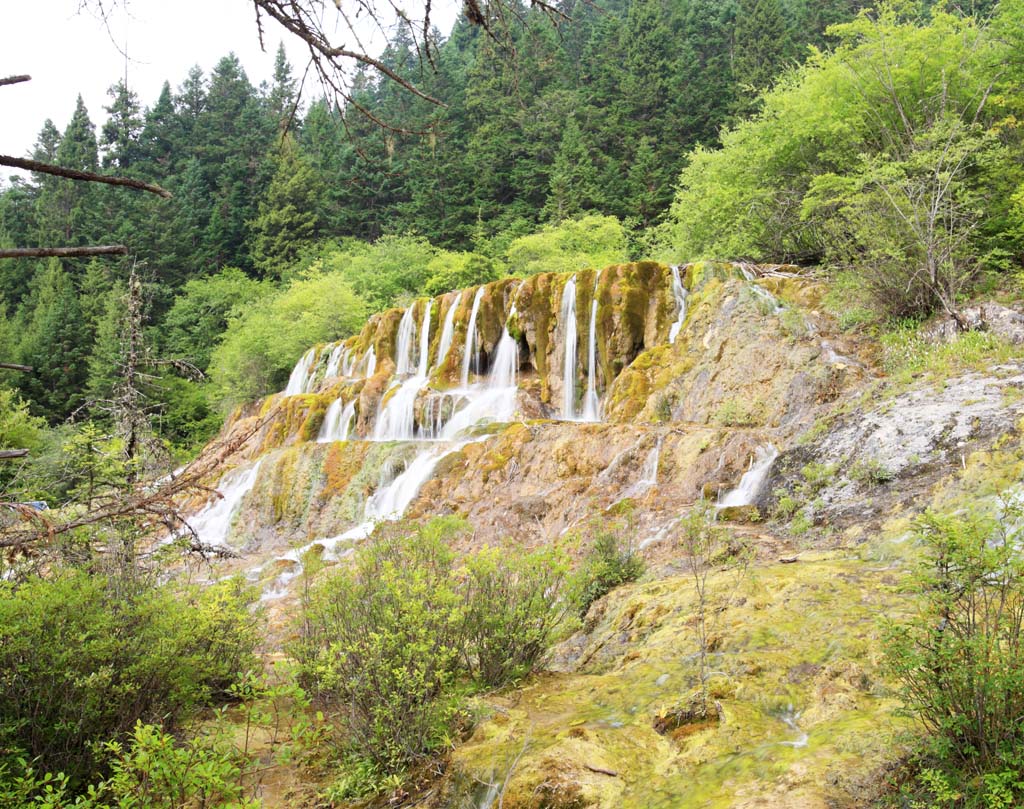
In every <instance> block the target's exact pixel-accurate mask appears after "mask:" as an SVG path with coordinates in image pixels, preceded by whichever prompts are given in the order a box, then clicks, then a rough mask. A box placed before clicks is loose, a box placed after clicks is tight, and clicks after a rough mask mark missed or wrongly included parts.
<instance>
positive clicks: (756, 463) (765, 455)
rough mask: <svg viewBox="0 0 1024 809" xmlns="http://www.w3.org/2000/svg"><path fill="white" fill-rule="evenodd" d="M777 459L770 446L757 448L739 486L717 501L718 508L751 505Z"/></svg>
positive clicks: (777, 455)
mask: <svg viewBox="0 0 1024 809" xmlns="http://www.w3.org/2000/svg"><path fill="white" fill-rule="evenodd" d="M778 457H779V451H778V450H777V449H775V447H774V446H772V445H771V444H769V445H768V446H767V447H758V448H757V452H756V456H755V457H754V458H752V459H751V462H750V468H749V469H748V470H747V471H746V472H745V473H744V475H743V477H742V478H740V482H739V485H738V486H737V487H736V488H735V489H733V490H732V491H731V492H729V493H727V494H726V495H724V496H723V497H722V498H721V499H719V501H718V507H719V508H730V507H734V506H751V505H753V504H754V502H755V501H756V500H757V495H758V493H759V492H760V491H761V486H762V485H764V481H765V478H767V477H768V472H769V471H770V470H771V468H772V464H773V463H775V459H776V458H778Z"/></svg>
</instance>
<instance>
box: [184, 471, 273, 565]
mask: <svg viewBox="0 0 1024 809" xmlns="http://www.w3.org/2000/svg"><path fill="white" fill-rule="evenodd" d="M261 463H263V461H262V460H259V461H257V462H256V463H254V464H253V465H252V466H250V467H249V468H248V469H241V468H240V469H232V470H231V471H230V472H228V473H227V474H226V475H224V477H223V478H221V481H220V483H219V484H218V486H217V490H218V491H219V492H220V495H221V496H220V497H219V498H216V499H214V500H211V501H210V502H209V503H207V504H206V505H205V506H204V507H203V508H202V509H201V510H200V511H199V512H198V513H197V514H196V515H195V516H194V517H192V518H191V519H189V520H188V526H189V528H191V529H192V531H193V532H194V533H195V536H196V537H197V538H198V540H199V542H200V543H202V544H203V545H206V546H210V547H219V546H220V547H222V546H224V545H226V544H227V538H228V533H229V532H230V530H231V521H232V520H233V519H234V518H235V515H236V514H237V513H238V509H239V508H240V507H241V505H242V500H243V499H244V498H245V496H246V495H247V494H248V493H249V492H250V491H252V487H253V486H255V485H256V476H257V475H258V474H259V471H260V464H261ZM178 535H179V536H180V535H187V529H186V530H185V531H182V532H179V534H178Z"/></svg>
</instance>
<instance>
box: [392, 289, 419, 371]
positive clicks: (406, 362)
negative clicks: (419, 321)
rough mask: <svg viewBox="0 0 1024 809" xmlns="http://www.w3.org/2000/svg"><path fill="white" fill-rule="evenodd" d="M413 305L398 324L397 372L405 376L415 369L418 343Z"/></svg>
mask: <svg viewBox="0 0 1024 809" xmlns="http://www.w3.org/2000/svg"><path fill="white" fill-rule="evenodd" d="M412 310H413V307H412V306H410V307H409V308H408V309H406V310H405V314H404V315H402V322H401V323H399V324H398V346H397V347H396V349H395V362H396V363H397V365H398V368H397V370H396V371H395V373H396V374H398V375H399V376H405V375H406V374H411V373H412V370H413V358H412V352H413V347H414V346H415V345H416V319H415V317H414V316H413V311H412Z"/></svg>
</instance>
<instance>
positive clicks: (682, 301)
mask: <svg viewBox="0 0 1024 809" xmlns="http://www.w3.org/2000/svg"><path fill="white" fill-rule="evenodd" d="M689 294H690V293H688V292H687V291H686V287H684V286H683V282H682V279H681V278H680V277H679V265H678V264H673V265H672V297H673V298H675V299H676V308H677V309H678V310H679V314H678V315H676V322H675V323H673V324H672V328H671V329H669V333H668V341H669V342H670V343H674V342H675V341H676V338H677V337H678V336H679V331H680V329H682V328H683V321H684V320H686V299H687V297H688V296H689Z"/></svg>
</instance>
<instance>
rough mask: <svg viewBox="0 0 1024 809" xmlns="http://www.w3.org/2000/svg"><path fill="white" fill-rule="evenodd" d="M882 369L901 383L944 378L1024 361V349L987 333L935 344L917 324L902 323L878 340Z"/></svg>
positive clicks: (974, 332) (968, 333)
mask: <svg viewBox="0 0 1024 809" xmlns="http://www.w3.org/2000/svg"><path fill="white" fill-rule="evenodd" d="M879 342H880V343H881V346H882V367H883V368H884V369H885V371H886V372H887V373H889V374H891V375H892V376H893V377H895V379H896V380H897V381H899V382H903V383H909V382H910V381H911V380H912V379H913V378H914V377H916V376H919V375H926V376H929V377H933V378H935V379H940V380H941V379H945V378H948V377H950V376H953V375H955V374H958V373H962V372H964V371H971V370H986V369H988V368H989V367H991V366H992V365H998V364H1000V363H1004V362H1009V361H1011V360H1015V359H1021V358H1024V347H1022V346H1015V345H1013V344H1012V343H1008V342H1006V341H1004V340H1001V339H1000V338H998V337H996V336H995V335H992V334H988V333H986V332H978V331H971V332H964V333H963V334H960V335H959V336H957V338H956V339H955V340H952V341H951V342H948V343H933V342H931V341H930V340H928V339H927V338H926V337H925V336H924V335H923V334H922V333H921V330H920V328H919V327H918V326H917V325H916V324H901V325H897V326H896V327H895V328H893V329H891V330H890V331H888V332H885V333H884V334H882V335H881V336H880V338H879Z"/></svg>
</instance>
